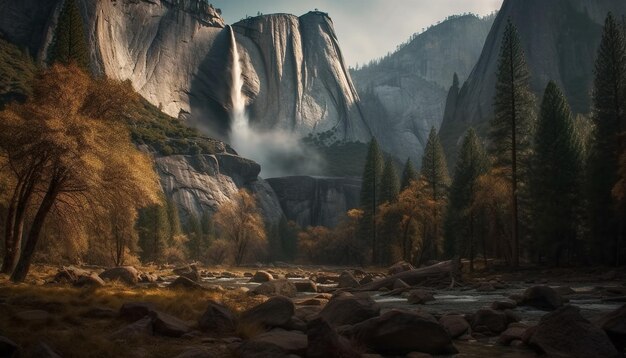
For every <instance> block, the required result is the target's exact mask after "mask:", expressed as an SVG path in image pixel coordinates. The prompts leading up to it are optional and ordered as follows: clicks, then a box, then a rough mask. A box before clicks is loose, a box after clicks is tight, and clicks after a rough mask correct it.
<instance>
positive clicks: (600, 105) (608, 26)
mask: <svg viewBox="0 0 626 358" xmlns="http://www.w3.org/2000/svg"><path fill="white" fill-rule="evenodd" d="M592 116H593V117H592V118H593V121H594V124H595V133H594V137H593V140H592V147H591V153H590V158H589V174H590V176H589V180H588V183H589V217H590V219H591V234H592V238H593V243H592V248H593V251H594V252H596V253H597V254H596V258H597V259H600V260H602V261H603V262H613V263H614V264H616V265H618V264H620V263H621V253H622V251H624V243H623V235H624V233H623V231H624V212H623V211H620V210H618V209H617V208H618V207H617V206H616V205H615V204H616V203H615V202H614V200H613V198H612V196H611V191H612V189H613V187H614V186H615V184H616V183H617V182H618V161H619V155H620V153H624V150H625V148H626V145H625V143H624V140H623V139H622V140H620V136H619V135H620V133H623V132H624V131H625V130H626V129H625V128H626V44H625V40H624V34H623V32H622V29H621V28H620V26H619V25H618V23H617V21H616V20H615V18H614V17H613V15H612V14H609V15H608V16H607V18H606V21H605V25H604V33H603V35H602V40H601V42H600V48H599V49H598V56H597V59H596V65H595V80H594V89H593V115H592Z"/></svg>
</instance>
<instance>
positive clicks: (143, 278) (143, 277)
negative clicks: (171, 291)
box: [139, 272, 159, 283]
mask: <svg viewBox="0 0 626 358" xmlns="http://www.w3.org/2000/svg"><path fill="white" fill-rule="evenodd" d="M158 280H159V277H158V276H157V275H155V274H153V273H147V272H142V273H141V274H139V282H141V283H155V282H157V281H158Z"/></svg>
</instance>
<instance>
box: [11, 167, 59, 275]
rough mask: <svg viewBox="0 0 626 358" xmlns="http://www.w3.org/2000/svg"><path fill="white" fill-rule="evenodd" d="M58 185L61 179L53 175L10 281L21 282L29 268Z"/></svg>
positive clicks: (54, 199)
mask: <svg viewBox="0 0 626 358" xmlns="http://www.w3.org/2000/svg"><path fill="white" fill-rule="evenodd" d="M60 186H61V180H59V179H58V178H56V177H54V178H53V179H52V180H51V181H50V185H49V186H48V190H47V191H46V195H45V196H44V198H43V200H42V202H41V204H40V205H39V209H38V210H37V214H35V219H34V220H33V224H32V226H31V228H30V232H29V233H28V237H27V238H26V243H25V245H24V250H23V251H22V255H21V256H20V259H19V260H18V262H17V265H16V266H15V270H13V274H12V275H11V281H13V282H23V281H24V279H25V278H26V275H27V274H28V270H29V269H30V262H31V260H32V257H33V254H34V253H35V248H36V247H37V242H38V241H39V234H40V233H41V229H42V228H43V224H44V223H45V221H46V217H47V216H48V213H49V212H50V209H51V208H52V205H54V202H55V201H56V198H57V195H58V194H59V189H60Z"/></svg>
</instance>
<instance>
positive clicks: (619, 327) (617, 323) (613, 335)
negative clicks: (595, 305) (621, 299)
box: [595, 305, 626, 352]
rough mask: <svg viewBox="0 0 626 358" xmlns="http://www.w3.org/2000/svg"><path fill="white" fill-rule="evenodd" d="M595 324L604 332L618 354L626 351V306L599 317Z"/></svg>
mask: <svg viewBox="0 0 626 358" xmlns="http://www.w3.org/2000/svg"><path fill="white" fill-rule="evenodd" d="M595 323H596V325H597V326H598V327H600V328H602V329H603V330H604V332H606V334H607V335H608V336H609V338H610V339H611V341H612V342H613V345H615V347H616V348H617V349H618V350H619V351H620V352H623V351H624V349H626V305H624V306H622V307H620V308H618V309H617V310H615V311H613V312H610V313H608V314H606V315H604V316H602V317H600V319H598V320H597V321H596V322H595Z"/></svg>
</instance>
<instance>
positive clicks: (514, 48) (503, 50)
mask: <svg viewBox="0 0 626 358" xmlns="http://www.w3.org/2000/svg"><path fill="white" fill-rule="evenodd" d="M529 80H530V72H529V71H528V67H527V65H526V60H525V59H524V50H523V49H522V44H521V43H520V38H519V36H518V33H517V30H516V28H515V26H514V25H513V23H512V22H511V20H510V19H509V20H508V23H507V26H506V28H505V30H504V35H503V37H502V45H501V47H500V58H499V62H498V70H497V73H496V95H495V98H494V117H493V119H492V121H491V123H490V124H491V130H490V139H491V146H490V153H491V155H492V156H493V157H494V165H495V166H496V167H498V168H506V169H507V171H508V172H510V180H511V186H512V191H511V206H512V210H511V213H512V217H511V235H512V237H511V239H512V240H511V241H512V244H513V253H512V254H513V262H512V263H513V266H518V265H519V258H520V240H519V239H520V230H519V227H520V210H519V203H520V200H519V193H520V189H521V188H522V187H523V184H524V183H525V181H526V174H527V171H528V164H529V159H530V153H531V140H532V129H533V121H534V98H533V94H532V92H531V91H530V85H529Z"/></svg>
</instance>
